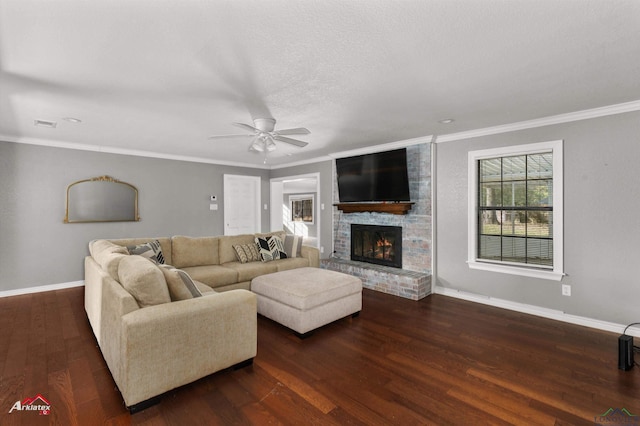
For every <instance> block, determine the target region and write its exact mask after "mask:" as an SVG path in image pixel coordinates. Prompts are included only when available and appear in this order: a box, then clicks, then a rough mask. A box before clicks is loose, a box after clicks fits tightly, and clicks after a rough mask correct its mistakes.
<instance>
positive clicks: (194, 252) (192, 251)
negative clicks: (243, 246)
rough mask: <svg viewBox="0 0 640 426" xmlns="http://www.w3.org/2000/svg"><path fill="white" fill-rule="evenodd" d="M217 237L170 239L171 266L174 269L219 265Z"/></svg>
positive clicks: (176, 237) (177, 237)
mask: <svg viewBox="0 0 640 426" xmlns="http://www.w3.org/2000/svg"><path fill="white" fill-rule="evenodd" d="M219 239H220V238H219V237H197V238H193V237H183V236H175V237H173V238H172V239H171V250H172V253H171V254H172V256H171V257H172V258H173V265H174V266H175V267H176V268H185V267H188V266H200V265H219V264H220V261H219V256H218V244H219Z"/></svg>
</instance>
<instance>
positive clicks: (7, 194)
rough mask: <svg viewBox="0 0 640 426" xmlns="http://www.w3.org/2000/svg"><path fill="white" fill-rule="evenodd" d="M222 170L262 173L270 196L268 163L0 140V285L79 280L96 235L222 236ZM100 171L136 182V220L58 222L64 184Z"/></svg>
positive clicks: (14, 286)
mask: <svg viewBox="0 0 640 426" xmlns="http://www.w3.org/2000/svg"><path fill="white" fill-rule="evenodd" d="M224 174H238V175H252V176H260V177H261V178H262V203H261V204H265V203H267V204H268V203H269V171H268V170H261V169H252V168H241V167H229V166H219V165H213V164H202V163H191V162H184V161H174V160H163V159H154V158H144V157H134V156H126V155H117V154H104V153H97V152H87V151H76V150H70V149H60V148H48V147H41V146H35V145H24V144H16V143H8V142H0V183H1V184H0V291H6V290H13V289H21V288H28V287H35V286H41V285H49V284H58V283H67V282H73V281H79V280H82V279H83V278H84V272H83V271H84V266H83V258H84V256H85V255H86V254H87V253H88V250H87V243H88V242H89V241H90V240H92V239H95V238H120V237H136V236H137V237H158V236H172V235H190V236H204V235H221V234H222V233H223V226H224V224H223V208H224V204H223V193H222V187H223V175H224ZM102 175H109V176H112V177H114V178H116V179H119V180H122V181H125V182H128V183H131V184H132V185H134V186H136V187H137V188H138V191H139V207H140V217H141V219H142V220H141V221H140V222H117V223H116V222H114V223H74V224H64V223H63V218H64V213H65V194H66V187H67V185H68V184H70V183H72V182H74V181H77V180H81V179H86V178H90V177H95V176H102ZM210 195H217V196H218V208H219V210H217V211H210V210H209V204H210V201H209V196H210ZM268 228H269V212H268V211H264V210H262V229H265V230H266V229H268Z"/></svg>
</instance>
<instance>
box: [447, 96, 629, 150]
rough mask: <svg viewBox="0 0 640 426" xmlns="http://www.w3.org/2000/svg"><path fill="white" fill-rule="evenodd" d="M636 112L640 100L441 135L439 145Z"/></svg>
mask: <svg viewBox="0 0 640 426" xmlns="http://www.w3.org/2000/svg"><path fill="white" fill-rule="evenodd" d="M634 111H640V100H637V101H632V102H625V103H621V104H615V105H609V106H604V107H600V108H592V109H585V110H582V111H576V112H569V113H566V114H558V115H552V116H549V117H543V118H536V119H534V120H527V121H519V122H516V123H510V124H503V125H500V126H493V127H485V128H483V129H475V130H469V131H466V132H458V133H449V134H444V135H439V136H438V140H437V143H444V142H453V141H459V140H463V139H471V138H477V137H480V136H489V135H497V134H500V133H508V132H515V131H518V130H526V129H533V128H536V127H544V126H551V125H553V124H563V123H570V122H572V121H580V120H589V119H592V118H599V117H606V116H608V115H616V114H623V113H626V112H634Z"/></svg>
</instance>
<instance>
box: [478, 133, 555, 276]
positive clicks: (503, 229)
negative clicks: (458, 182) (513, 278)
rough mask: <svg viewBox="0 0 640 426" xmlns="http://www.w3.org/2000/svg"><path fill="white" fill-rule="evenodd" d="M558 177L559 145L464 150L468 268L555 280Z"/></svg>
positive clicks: (545, 143) (537, 144)
mask: <svg viewBox="0 0 640 426" xmlns="http://www.w3.org/2000/svg"><path fill="white" fill-rule="evenodd" d="M562 176H563V173H562V141H552V142H542V143H536V144H529V145H516V146H510V147H504V148H493V149H487V150H481V151H471V152H469V247H468V252H469V253H468V255H469V257H468V263H469V267H471V268H473V269H483V270H490V271H494V272H504V273H511V274H517V275H524V276H531V277H536V278H544V279H553V280H560V279H561V278H562V276H563V275H564V273H563V262H562V254H563V241H562V234H563V232H562V229H563V224H562V199H563V195H562V191H563V183H562Z"/></svg>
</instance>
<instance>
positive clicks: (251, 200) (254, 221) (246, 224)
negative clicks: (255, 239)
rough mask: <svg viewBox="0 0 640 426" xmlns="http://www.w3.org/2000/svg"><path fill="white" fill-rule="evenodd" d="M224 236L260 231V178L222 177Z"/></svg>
mask: <svg viewBox="0 0 640 426" xmlns="http://www.w3.org/2000/svg"><path fill="white" fill-rule="evenodd" d="M223 191H224V193H223V196H224V210H223V211H224V235H240V234H253V233H256V232H260V231H261V226H260V225H261V217H260V202H261V196H260V177H259V176H240V175H224V183H223Z"/></svg>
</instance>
